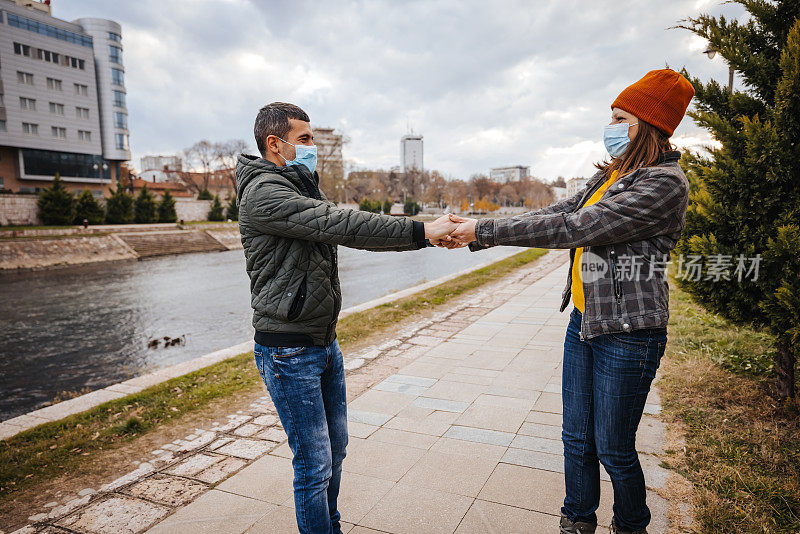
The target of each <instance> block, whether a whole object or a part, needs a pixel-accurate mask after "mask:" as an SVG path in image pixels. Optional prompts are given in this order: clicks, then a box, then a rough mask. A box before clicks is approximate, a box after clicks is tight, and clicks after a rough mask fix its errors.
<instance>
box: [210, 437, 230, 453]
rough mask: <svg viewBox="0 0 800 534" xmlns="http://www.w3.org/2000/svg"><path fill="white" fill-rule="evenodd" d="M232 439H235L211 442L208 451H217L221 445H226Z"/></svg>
mask: <svg viewBox="0 0 800 534" xmlns="http://www.w3.org/2000/svg"><path fill="white" fill-rule="evenodd" d="M234 439H235V438H229V437H223V438H219V439H217V440H215V441H213V442H212V443H210V444H209V446H208V449H209V450H212V451H213V450H216V449H219V448H220V447H222V446H223V445H227V444H228V443H230V442H231V441H233V440H234Z"/></svg>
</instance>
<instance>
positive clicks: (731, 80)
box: [703, 45, 733, 93]
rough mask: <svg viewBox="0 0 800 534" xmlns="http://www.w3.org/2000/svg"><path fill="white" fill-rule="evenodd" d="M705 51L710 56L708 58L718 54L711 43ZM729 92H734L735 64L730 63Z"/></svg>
mask: <svg viewBox="0 0 800 534" xmlns="http://www.w3.org/2000/svg"><path fill="white" fill-rule="evenodd" d="M703 53H704V54H705V55H707V56H708V59H714V56H716V55H717V50H716V49H715V48H714V47H713V46H711V45H709V46H708V48H706V49H705V50H704V51H703ZM728 92H729V93H733V66H731V65H730V64H728Z"/></svg>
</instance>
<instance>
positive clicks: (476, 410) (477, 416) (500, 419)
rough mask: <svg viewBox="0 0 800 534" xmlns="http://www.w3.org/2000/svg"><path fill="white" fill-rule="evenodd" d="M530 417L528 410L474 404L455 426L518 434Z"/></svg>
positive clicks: (457, 420)
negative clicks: (528, 416)
mask: <svg viewBox="0 0 800 534" xmlns="http://www.w3.org/2000/svg"><path fill="white" fill-rule="evenodd" d="M527 415H528V410H527V409H518V408H517V409H515V408H506V407H501V406H492V405H485V404H477V402H476V403H474V404H472V405H471V406H470V407H469V408H467V410H466V411H464V413H463V414H461V416H460V417H459V418H458V419H456V422H455V424H456V425H460V426H468V427H475V428H486V429H490V430H499V431H501V432H516V431H517V430H518V429H519V427H520V425H522V423H523V421H525V417H526V416H527Z"/></svg>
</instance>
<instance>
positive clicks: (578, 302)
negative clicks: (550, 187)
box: [571, 171, 618, 313]
mask: <svg viewBox="0 0 800 534" xmlns="http://www.w3.org/2000/svg"><path fill="white" fill-rule="evenodd" d="M617 174H618V172H617V171H614V172H613V173H611V178H609V179H608V180H606V181H605V183H604V184H603V185H601V186H600V188H599V189H598V190H597V191H595V192H594V194H592V196H590V197H589V200H587V201H586V203H585V204H584V205H583V206H581V208H585V207H586V206H591V205H592V204H596V203H597V202H598V201H599V200H600V198H601V197H602V196H603V193H605V192H606V190H607V189H608V188H609V187H611V184H613V183H614V180H616V179H617ZM582 257H583V247H578V248H576V249H575V259H574V261H573V262H572V288H571V289H572V303H573V304H574V305H575V307H576V308H578V311H580V312H581V313H583V312H584V310H585V309H586V298H585V296H584V294H583V276H582V272H581V259H582Z"/></svg>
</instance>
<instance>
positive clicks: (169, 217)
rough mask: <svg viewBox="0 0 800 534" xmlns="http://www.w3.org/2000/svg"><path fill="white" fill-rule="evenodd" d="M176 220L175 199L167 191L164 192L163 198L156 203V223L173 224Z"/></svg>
mask: <svg viewBox="0 0 800 534" xmlns="http://www.w3.org/2000/svg"><path fill="white" fill-rule="evenodd" d="M177 220H178V214H177V213H176V212H175V199H174V198H173V197H172V195H171V194H170V192H169V191H164V196H162V197H161V201H160V202H159V203H158V222H160V223H174V222H175V221H177Z"/></svg>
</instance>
